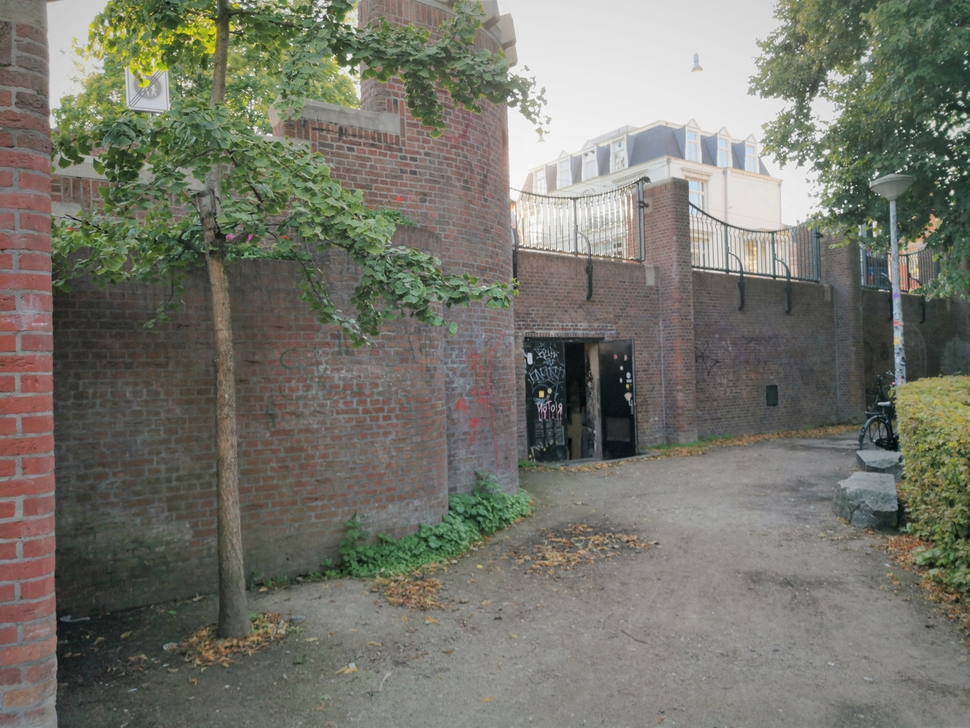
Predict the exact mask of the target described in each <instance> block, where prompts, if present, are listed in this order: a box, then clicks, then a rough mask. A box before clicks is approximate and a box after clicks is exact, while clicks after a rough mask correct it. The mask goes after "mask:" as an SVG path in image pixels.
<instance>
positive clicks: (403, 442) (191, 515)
mask: <svg viewBox="0 0 970 728" xmlns="http://www.w3.org/2000/svg"><path fill="white" fill-rule="evenodd" d="M410 235H411V237H412V239H411V240H410V242H412V243H415V242H424V243H425V244H429V242H430V241H428V240H424V241H418V240H415V238H416V237H418V235H420V233H419V232H415V231H410ZM328 273H329V276H330V279H331V283H332V289H334V290H337V291H338V296H337V300H338V301H339V302H340V303H341V304H344V305H345V304H346V300H347V293H348V284H347V281H349V280H350V279H351V278H352V274H353V271H351V270H348V266H347V264H346V263H345V262H343V261H341V260H339V259H335V260H331V261H329V265H328ZM296 275H297V273H296V270H295V269H294V267H293V266H292V265H291V264H287V263H281V262H272V261H259V262H253V261H248V262H242V263H239V264H237V265H234V266H233V267H232V268H230V285H231V289H232V291H233V300H232V306H233V317H234V329H233V333H234V336H235V345H236V357H237V361H236V367H237V377H238V380H237V402H238V416H239V437H240V443H239V445H240V447H239V458H240V468H239V471H240V501H241V507H242V521H243V524H242V525H243V541H244V550H245V564H246V570H247V576H248V575H250V574H252V573H257V574H262V575H271V574H274V575H275V574H295V573H300V572H306V571H309V570H318V569H319V565H320V563H321V561H323V560H324V559H325V558H328V557H332V556H334V554H335V549H336V545H337V541H338V539H339V538H340V537H341V536H342V535H343V533H344V529H343V523H344V522H345V521H346V520H347V519H349V518H350V517H351V515H352V514H353V513H354V512H357V513H358V516H359V517H360V518H361V520H362V521H363V523H364V525H365V527H366V528H368V529H369V530H374V531H377V532H384V533H393V534H398V535H400V534H401V533H403V532H405V531H409V530H411V529H412V528H413V527H414V526H415V525H416V524H418V523H420V522H427V523H435V522H437V520H438V519H439V518H440V517H441V515H442V514H443V513H444V512H445V510H446V508H447V461H446V451H445V441H444V423H445V410H444V397H443V389H444V376H443V375H444V372H443V367H442V366H441V364H440V358H441V353H442V335H441V332H440V331H438V330H431V329H428V328H427V327H422V326H419V325H417V324H414V323H411V322H402V323H399V324H397V325H394V326H391V327H389V330H388V331H387V332H386V333H385V334H384V335H383V336H382V337H381V338H380V340H379V343H378V345H377V346H375V347H374V348H372V349H365V350H355V349H352V348H351V347H349V346H348V345H347V344H346V342H345V341H344V340H343V338H342V337H341V335H340V334H339V332H338V331H337V330H336V329H335V327H326V328H324V327H321V326H320V325H319V324H317V323H316V322H315V321H314V319H313V318H312V316H311V315H310V314H309V312H308V310H307V308H306V306H305V305H304V304H303V303H302V302H300V301H299V300H298V298H297V294H296V291H295V290H294V282H295V280H296ZM168 295H169V292H168V291H166V290H164V289H163V288H160V287H150V286H145V285H135V284H133V285H125V286H117V287H113V288H109V289H107V290H104V291H102V290H100V289H98V288H96V287H94V286H91V285H84V284H79V285H75V286H74V288H73V290H72V292H71V293H70V294H69V295H66V296H58V297H56V300H55V340H56V342H57V347H56V350H55V351H56V353H55V382H56V384H55V416H56V427H57V430H56V433H57V457H58V460H57V463H58V493H57V519H58V536H59V538H58V560H59V566H60V568H59V569H58V574H57V591H58V600H59V603H60V608H61V611H62V612H65V613H69V612H74V613H83V612H85V611H86V610H89V609H91V608H94V607H102V608H108V609H117V608H121V607H126V606H132V605H137V604H145V603H151V602H153V601H164V600H166V599H172V598H177V597H181V596H186V595H192V594H194V593H197V592H207V591H211V590H212V588H213V585H214V584H215V579H216V561H215V532H216V521H215V518H216V516H215V500H214V496H215V453H214V449H213V445H214V438H215V422H214V413H213V403H214V390H213V387H214V375H213V366H212V354H211V351H212V332H211V326H210V324H209V315H208V312H209V310H210V308H209V305H210V304H209V302H208V286H207V285H206V283H205V278H204V274H203V273H201V272H200V273H199V274H197V275H194V276H193V277H192V278H191V280H190V282H189V286H188V290H187V291H186V294H185V296H184V301H185V306H184V307H183V308H182V309H181V310H179V311H177V312H175V313H174V314H173V315H172V318H171V321H170V322H168V323H164V324H158V325H157V326H156V327H155V328H154V329H146V328H145V327H144V323H145V321H147V320H148V319H149V318H151V317H152V315H153V312H154V311H155V308H156V306H157V305H158V304H159V303H160V302H161V301H163V300H165V299H166V298H167V297H168Z"/></svg>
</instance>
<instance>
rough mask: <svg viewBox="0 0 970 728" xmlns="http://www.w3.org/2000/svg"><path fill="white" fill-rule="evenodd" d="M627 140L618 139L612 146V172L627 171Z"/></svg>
mask: <svg viewBox="0 0 970 728" xmlns="http://www.w3.org/2000/svg"><path fill="white" fill-rule="evenodd" d="M626 166H627V165H626V139H618V140H617V141H615V142H613V144H612V145H611V146H610V171H611V172H618V171H619V170H621V169H626Z"/></svg>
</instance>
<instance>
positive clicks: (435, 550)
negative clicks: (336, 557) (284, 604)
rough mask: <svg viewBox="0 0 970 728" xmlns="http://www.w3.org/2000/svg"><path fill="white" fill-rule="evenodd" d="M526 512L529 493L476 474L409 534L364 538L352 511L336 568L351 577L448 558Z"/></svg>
mask: <svg viewBox="0 0 970 728" xmlns="http://www.w3.org/2000/svg"><path fill="white" fill-rule="evenodd" d="M531 512H532V497H531V496H530V495H529V494H528V493H526V492H525V491H524V490H520V491H519V492H518V493H516V494H515V495H509V494H506V493H503V492H502V490H501V489H500V488H499V486H498V483H497V482H496V481H495V479H494V477H493V476H490V475H484V474H482V473H478V485H477V486H476V487H475V490H474V491H473V492H472V493H460V494H456V495H452V496H450V497H449V498H448V513H447V515H445V517H444V518H442V519H441V523H439V524H438V525H437V526H434V527H432V526H428V525H426V524H421V526H420V527H419V528H418V532H417V533H414V534H411V535H410V536H404V537H403V538H400V539H394V538H391V537H390V536H380V537H379V540H378V541H377V542H376V543H368V540H369V535H370V534H368V532H367V531H365V530H364V528H363V526H362V525H361V523H360V521H359V520H358V519H357V514H356V513H355V514H354V517H353V518H351V519H350V520H349V521H347V523H346V524H344V525H345V526H346V527H347V534H346V536H344V538H343V539H341V541H340V555H341V556H342V557H343V562H342V563H341V564H340V571H341V572H342V573H343V574H345V575H347V576H355V577H357V576H364V577H366V576H375V575H376V574H385V575H390V574H399V573H401V572H404V571H409V570H411V569H414V568H415V567H418V566H421V565H423V564H429V563H432V562H436V561H442V560H444V559H451V558H454V557H455V556H458V555H459V554H462V553H464V552H465V551H467V550H468V548H469V547H470V546H471V545H472V544H474V543H476V542H478V541H481V540H482V539H483V538H485V537H486V536H490V535H492V534H493V533H495V532H496V531H499V530H501V529H503V528H505V527H506V526H509V525H511V524H512V523H515V522H516V521H517V520H519V519H520V518H524V517H526V516H528V515H529V514H530V513H531Z"/></svg>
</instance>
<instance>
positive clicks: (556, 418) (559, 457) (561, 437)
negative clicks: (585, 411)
mask: <svg viewBox="0 0 970 728" xmlns="http://www.w3.org/2000/svg"><path fill="white" fill-rule="evenodd" d="M524 349H525V417H526V427H527V430H528V438H529V458H530V459H531V460H534V461H535V462H537V463H550V462H561V461H563V460H566V459H567V458H568V457H569V455H568V452H569V451H568V443H567V439H566V354H565V345H564V343H563V342H562V341H556V340H554V339H526V340H525V346H524Z"/></svg>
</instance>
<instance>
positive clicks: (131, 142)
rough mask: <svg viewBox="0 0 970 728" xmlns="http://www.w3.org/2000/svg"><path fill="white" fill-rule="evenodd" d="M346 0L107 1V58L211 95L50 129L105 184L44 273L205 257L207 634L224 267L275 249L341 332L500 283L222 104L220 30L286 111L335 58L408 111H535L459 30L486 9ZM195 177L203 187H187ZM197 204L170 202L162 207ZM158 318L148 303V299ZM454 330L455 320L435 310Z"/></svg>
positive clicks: (241, 616) (435, 131)
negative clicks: (406, 16) (358, 9)
mask: <svg viewBox="0 0 970 728" xmlns="http://www.w3.org/2000/svg"><path fill="white" fill-rule="evenodd" d="M353 4H354V3H353V0H110V2H109V3H108V6H107V7H106V8H105V11H104V12H103V13H102V14H101V15H100V16H99V17H98V18H97V19H96V20H95V23H94V24H93V25H92V31H91V42H92V46H93V47H94V49H95V50H96V51H97V52H100V53H103V54H104V55H106V56H112V57H119V58H123V59H125V62H126V63H127V64H128V65H129V67H131V68H132V69H133V70H134V71H135V72H137V73H140V74H142V75H144V76H147V75H148V74H150V73H151V72H152V71H154V70H157V69H164V68H192V67H200V68H206V69H209V70H210V72H211V83H210V84H209V97H208V98H207V99H202V98H198V97H197V96H193V95H192V94H186V95H185V96H182V97H179V98H175V99H174V101H173V103H172V110H171V111H170V112H168V113H165V114H161V115H158V116H154V117H146V116H143V115H140V114H133V113H124V114H122V115H120V116H119V117H117V118H115V119H109V120H104V121H99V122H96V123H93V124H90V125H84V124H81V125H78V126H77V127H76V128H74V129H73V130H72V132H73V133H72V134H71V135H70V136H68V135H62V137H61V138H60V139H59V140H58V143H57V151H58V152H59V154H60V156H61V158H62V160H63V162H62V163H64V164H68V163H71V162H78V161H80V160H81V159H82V158H83V157H85V156H86V155H89V154H91V153H92V151H95V150H96V149H97V150H98V151H97V155H96V156H95V158H94V164H95V166H96V168H97V169H98V170H99V171H101V172H103V173H104V174H105V176H106V177H107V179H108V181H109V183H110V184H109V185H108V186H107V187H106V188H105V189H104V190H103V193H102V196H103V198H104V210H103V212H99V211H96V210H95V211H89V212H86V213H84V214H82V215H80V216H79V217H78V219H76V220H71V221H69V224H61V225H58V226H57V228H56V230H55V246H56V251H57V253H58V256H59V259H60V260H61V262H62V267H61V268H60V270H59V272H58V274H57V279H58V282H59V283H62V282H65V281H66V280H67V279H68V278H69V277H70V276H71V275H73V274H74V273H76V272H89V273H93V274H94V275H95V276H96V277H97V278H98V279H99V280H100V281H102V282H103V283H105V284H108V283H114V282H117V281H121V280H128V279H138V280H145V281H166V282H172V284H173V285H176V286H177V285H178V284H179V283H180V282H181V281H182V279H183V278H184V276H185V275H186V272H187V271H188V270H189V269H190V268H193V267H196V266H199V265H205V267H206V269H207V271H208V278H209V284H210V287H211V294H212V295H211V299H212V323H213V329H214V335H215V352H216V358H215V360H216V393H217V405H216V418H217V471H218V472H217V506H218V550H219V633H220V635H222V636H234V637H235V636H240V635H244V634H246V633H247V632H248V631H249V618H248V612H247V609H246V596H245V578H244V571H243V561H242V539H241V534H240V519H239V501H238V471H237V457H236V447H237V442H236V407H235V388H234V381H235V377H234V374H233V349H232V346H233V345H232V326H231V321H232V320H231V312H230V308H229V290H228V289H229V286H228V279H227V277H226V268H225V266H226V264H228V263H231V262H232V261H234V260H238V259H240V258H246V257H260V256H273V257H283V258H291V259H293V260H295V261H298V262H299V264H300V265H301V266H302V270H303V272H304V276H303V277H302V278H301V284H300V295H301V298H302V300H303V301H305V302H306V303H307V304H308V305H309V306H310V308H311V309H312V310H313V312H314V313H315V315H316V317H317V318H318V319H319V321H320V322H321V323H335V324H337V325H339V326H340V327H341V328H342V329H343V331H344V332H345V333H346V334H347V335H348V336H349V337H350V339H351V340H352V341H354V342H355V343H356V344H362V343H364V342H367V341H368V340H369V339H370V338H371V337H373V336H376V335H377V334H378V333H379V331H380V329H381V326H382V324H383V322H384V321H386V320H388V319H392V318H395V317H399V316H404V315H408V316H412V317H415V318H417V319H418V320H420V321H422V322H425V323H427V324H431V325H441V324H443V323H444V321H443V318H442V316H441V312H440V306H439V304H443V305H444V306H445V307H448V306H453V305H467V304H468V303H469V302H470V301H475V300H485V301H486V302H487V303H486V305H488V306H493V307H505V306H508V305H509V303H510V296H511V295H512V293H513V291H512V289H511V288H510V286H509V284H505V283H495V284H483V283H481V282H479V281H478V280H477V279H476V278H473V277H472V276H470V275H468V274H465V275H463V276H454V275H447V274H445V273H443V272H442V271H441V268H440V262H439V261H438V260H437V259H435V258H434V257H432V256H430V255H427V254H425V253H422V252H420V251H417V250H412V249H405V248H402V247H398V246H394V245H392V244H391V237H392V235H393V233H394V218H393V216H392V215H391V214H390V213H381V212H375V211H372V210H369V209H368V208H367V207H366V206H365V205H364V203H363V199H362V197H361V194H360V193H359V192H355V193H353V194H351V193H349V192H347V191H346V190H344V189H342V188H341V186H340V184H339V183H338V182H337V181H336V180H334V179H333V178H332V177H331V176H330V170H329V169H328V167H327V165H326V163H325V162H324V160H323V158H322V157H321V156H320V155H319V154H316V153H312V152H310V151H309V150H308V149H307V148H306V147H305V146H301V145H296V144H291V143H287V142H284V141H278V140H276V141H274V140H267V139H266V138H264V137H263V135H261V134H259V133H257V132H256V131H255V130H254V129H253V124H252V123H251V121H250V119H249V118H248V117H247V115H246V114H245V113H243V112H242V111H241V110H240V109H239V108H238V107H235V106H233V105H231V104H229V103H227V91H226V89H227V68H228V63H229V58H230V56H231V49H232V44H233V43H236V42H239V43H240V44H245V48H246V59H247V62H251V63H253V64H255V65H256V66H257V67H260V68H274V66H273V63H272V59H274V58H279V57H282V58H284V59H285V61H284V62H283V63H282V64H279V65H278V69H279V71H280V73H279V75H278V78H276V79H275V82H276V83H277V84H278V89H279V95H280V101H279V102H278V103H277V108H278V109H279V110H280V111H281V113H282V114H284V115H287V114H289V115H293V114H294V113H296V112H297V111H298V110H299V109H300V108H301V105H302V103H303V102H304V100H305V98H306V97H307V94H308V93H309V92H310V91H311V90H312V88H313V83H314V79H316V78H319V71H320V69H321V68H325V67H326V66H327V64H330V63H332V62H333V60H334V59H336V61H337V62H338V63H339V64H340V65H341V66H345V67H351V68H357V69H361V70H360V72H361V74H362V77H363V78H372V77H373V78H377V79H378V80H380V81H385V82H386V81H388V80H389V79H391V78H392V77H398V78H400V79H401V81H402V82H403V83H404V86H405V88H406V90H407V94H408V106H409V108H410V110H411V113H412V114H413V115H414V116H415V117H416V118H418V119H419V120H421V121H422V122H423V123H424V124H426V125H427V126H428V127H430V130H431V134H432V136H437V135H440V133H441V131H442V129H443V128H444V108H443V106H442V102H441V100H440V99H439V97H438V89H439V88H442V89H444V90H446V91H447V92H448V93H449V94H450V96H451V98H452V99H453V101H454V102H455V104H457V105H459V106H461V107H463V108H465V109H469V110H476V111H477V110H478V108H479V107H478V104H479V102H480V101H481V100H486V101H489V102H491V103H496V104H501V103H508V104H509V105H511V106H514V107H517V108H518V109H519V110H520V111H521V112H522V113H523V114H525V115H526V117H528V118H529V119H531V120H533V121H534V122H536V123H537V124H540V123H542V121H543V120H542V119H541V118H540V114H541V108H542V103H543V100H542V95H541V93H539V94H538V95H537V94H536V92H535V85H534V81H532V80H530V79H526V78H523V77H520V76H517V75H513V74H511V73H510V72H509V64H508V61H507V59H506V58H505V57H504V55H503V54H501V53H499V54H496V55H490V54H489V53H487V52H484V51H481V50H478V49H476V48H475V47H474V45H473V42H474V38H475V33H476V31H477V29H478V28H479V25H480V22H481V19H482V18H483V17H484V13H483V12H482V9H481V6H480V4H479V3H478V2H473V3H472V2H463V3H459V4H458V6H456V9H455V14H454V16H453V18H451V19H450V20H448V21H447V22H445V23H444V24H443V25H442V26H441V27H440V28H438V30H437V33H436V35H435V37H434V39H432V37H431V34H430V33H429V32H428V31H427V30H425V29H419V28H415V27H413V26H407V27H393V26H391V25H389V24H388V23H386V22H378V23H374V24H372V25H371V26H370V27H368V28H364V29H358V28H356V27H354V26H353V25H352V24H351V23H350V22H348V19H347V14H348V12H349V11H350V10H351V9H352V6H353ZM200 187H201V189H200ZM185 208H188V209H191V208H195V209H196V210H197V212H198V214H197V215H188V216H182V217H179V216H178V215H173V211H174V210H178V209H185ZM334 248H335V249H339V250H343V251H345V253H346V254H347V255H348V256H349V257H350V258H351V259H352V260H353V261H354V262H355V263H357V264H358V265H359V266H360V271H361V272H360V279H359V281H358V282H357V284H356V286H355V289H354V293H353V296H352V301H353V304H354V312H353V313H351V314H347V313H343V312H341V311H340V310H338V309H337V308H336V306H335V305H334V303H333V301H332V300H331V299H330V296H329V294H328V291H327V288H326V286H325V283H324V277H323V276H322V275H320V272H319V271H318V270H316V268H315V267H314V265H313V259H312V254H313V253H314V252H318V251H325V250H328V249H334ZM162 314H163V315H164V312H162ZM450 328H451V330H452V331H454V329H455V324H454V323H452V324H451V325H450Z"/></svg>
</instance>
